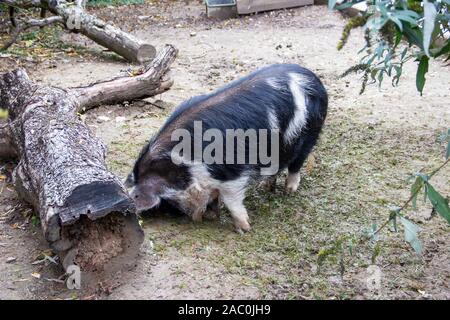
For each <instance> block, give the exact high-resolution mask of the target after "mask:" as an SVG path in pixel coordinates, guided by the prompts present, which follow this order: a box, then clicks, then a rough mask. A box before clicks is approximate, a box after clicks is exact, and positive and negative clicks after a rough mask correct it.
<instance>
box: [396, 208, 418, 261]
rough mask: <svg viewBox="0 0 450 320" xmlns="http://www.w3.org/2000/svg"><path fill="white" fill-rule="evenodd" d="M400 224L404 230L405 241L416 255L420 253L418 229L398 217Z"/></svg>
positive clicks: (406, 220)
mask: <svg viewBox="0 0 450 320" xmlns="http://www.w3.org/2000/svg"><path fill="white" fill-rule="evenodd" d="M400 222H401V223H402V224H403V227H404V228H405V241H406V242H408V243H409V244H410V245H411V247H412V248H413V249H414V251H415V252H416V253H417V254H421V253H422V243H421V242H420V240H419V237H418V232H419V231H420V228H419V227H418V226H417V225H415V224H414V223H412V222H411V221H409V220H408V219H406V218H404V217H400Z"/></svg>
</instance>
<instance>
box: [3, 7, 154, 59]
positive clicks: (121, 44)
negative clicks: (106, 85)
mask: <svg viewBox="0 0 450 320" xmlns="http://www.w3.org/2000/svg"><path fill="white" fill-rule="evenodd" d="M1 2H3V3H6V4H7V5H9V6H11V7H19V8H25V9H27V8H35V7H38V8H43V9H47V10H49V11H50V12H52V13H53V14H55V15H58V16H59V17H61V18H62V21H61V22H62V23H63V24H64V26H65V27H66V28H67V29H69V30H70V31H73V32H80V33H82V34H83V35H85V36H86V37H88V38H89V39H91V40H93V41H95V42H96V43H98V44H100V45H101V46H103V47H106V48H108V49H109V50H111V51H113V52H115V53H117V54H119V55H120V56H122V57H124V58H125V59H126V60H128V61H130V62H138V63H143V62H148V61H151V60H152V59H153V58H154V57H155V55H156V49H155V47H154V46H152V45H150V44H147V43H144V42H142V41H140V40H138V39H137V38H135V37H134V36H132V35H131V34H129V33H126V32H123V31H122V30H120V29H119V28H116V27H114V26H112V25H110V24H108V23H106V22H105V21H103V20H101V19H98V18H97V17H95V16H94V15H91V14H89V13H87V12H86V11H85V10H84V8H83V4H82V3H81V2H80V3H79V4H75V3H73V2H67V1H66V0H40V1H36V0H0V3H1ZM44 20H48V19H43V20H41V22H42V23H40V21H39V20H33V22H34V24H35V25H40V24H42V25H45V23H44ZM15 23H16V24H17V22H15ZM25 25H29V23H25ZM17 28H18V29H20V26H17Z"/></svg>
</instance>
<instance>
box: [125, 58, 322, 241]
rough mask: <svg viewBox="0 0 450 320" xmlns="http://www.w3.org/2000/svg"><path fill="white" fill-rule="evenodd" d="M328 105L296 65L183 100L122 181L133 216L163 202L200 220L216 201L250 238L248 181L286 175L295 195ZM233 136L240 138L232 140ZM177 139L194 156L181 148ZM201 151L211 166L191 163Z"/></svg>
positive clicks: (308, 73)
mask: <svg viewBox="0 0 450 320" xmlns="http://www.w3.org/2000/svg"><path fill="white" fill-rule="evenodd" d="M327 106H328V96H327V92H326V90H325V88H324V86H323V85H322V83H321V81H320V80H319V78H318V77H317V76H316V75H315V74H314V73H313V72H311V71H310V70H308V69H305V68H303V67H300V66H298V65H295V64H275V65H270V66H267V67H264V68H262V69H260V70H257V71H255V72H253V73H251V74H249V75H248V76H246V77H244V78H241V79H238V80H236V81H234V82H232V83H230V84H228V85H226V86H224V87H222V88H220V89H218V90H217V91H215V92H213V93H210V94H206V95H201V96H197V97H193V98H191V99H189V100H188V101H186V102H184V103H182V104H181V105H180V106H179V107H178V108H177V109H176V110H175V111H174V112H173V114H172V115H171V116H170V117H169V118H168V119H167V121H166V123H165V124H164V125H163V126H162V128H161V129H160V130H159V132H158V133H157V134H156V135H155V136H154V137H152V139H151V140H150V142H149V143H148V144H147V145H146V146H145V147H144V148H143V150H142V152H141V154H140V156H139V158H138V159H137V161H136V163H135V165H134V169H133V171H132V172H131V173H130V175H129V176H128V178H127V181H126V184H127V186H128V187H130V188H131V187H132V190H131V191H130V194H131V196H132V198H134V200H135V202H136V207H137V210H138V212H142V211H144V210H148V209H151V208H155V207H157V206H158V205H160V204H161V202H167V203H169V204H170V205H172V206H174V207H176V208H177V209H179V210H181V211H182V212H184V213H186V214H188V215H190V216H191V217H192V219H193V220H195V221H199V220H201V219H202V216H203V214H204V212H205V211H206V209H207V207H208V205H210V204H214V203H216V201H217V200H218V199H220V200H221V201H223V203H224V205H225V206H226V207H227V208H228V209H229V211H230V213H231V215H232V217H233V221H234V225H235V228H236V231H238V232H240V233H241V232H243V231H249V230H250V224H249V218H248V215H247V210H246V208H245V206H244V204H243V201H244V198H245V192H246V189H247V187H248V186H249V184H250V183H252V182H255V181H256V182H257V181H262V182H264V181H265V182H268V181H270V182H271V183H274V181H276V176H277V174H278V173H280V172H281V171H282V170H284V169H285V168H287V169H288V175H287V179H286V184H285V186H286V190H287V191H288V192H295V191H296V190H297V188H298V186H299V183H300V173H299V171H300V168H301V167H302V165H303V163H304V161H305V159H306V158H307V156H308V154H309V153H310V151H311V149H312V148H313V147H314V145H315V144H316V141H317V139H318V137H319V133H320V131H321V128H322V126H323V123H324V120H325V117H326V114H327ZM239 129H241V130H240V133H241V134H242V132H244V135H243V138H242V135H241V136H239V135H238V134H236V132H238V131H239ZM230 132H231V133H233V132H234V133H235V136H233V135H232V134H230ZM255 132H256V140H255V139H253V140H252V139H251V138H255V134H254V133H255ZM264 132H266V134H263V133H264ZM199 133H200V135H199ZM222 137H223V138H224V139H225V140H226V141H225V142H223V141H222V142H220V139H221V138H222ZM239 137H241V139H239ZM181 138H183V140H185V141H184V142H186V139H187V141H188V143H187V144H184V146H185V147H186V146H188V147H192V149H193V150H194V152H191V150H185V149H182V148H180V140H182V139H181ZM227 139H228V140H227ZM230 139H231V144H230V143H229V142H230V141H229V140H230ZM212 142H214V143H216V144H215V145H214V146H215V148H212V147H211V144H212ZM225 145H226V146H225ZM230 145H231V147H230V148H229V146H230ZM181 149H182V150H181ZM212 149H213V150H212ZM261 149H265V150H266V154H265V156H264V152H261ZM175 150H176V152H175ZM256 151H258V152H259V153H257V156H256V158H255V156H254V153H255V152H256ZM207 152H209V155H210V157H209V158H211V157H212V158H213V160H214V159H215V161H211V159H208V161H206V160H205V159H204V158H202V157H200V158H199V157H198V154H199V153H200V154H201V155H202V156H205V153H207ZM242 152H245V156H243V157H242V156H241V154H240V153H242ZM275 155H276V156H275ZM240 156H241V157H240ZM239 157H240V160H237V159H239ZM268 159H269V161H267V160H268Z"/></svg>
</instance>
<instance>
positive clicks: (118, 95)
mask: <svg viewBox="0 0 450 320" xmlns="http://www.w3.org/2000/svg"><path fill="white" fill-rule="evenodd" d="M176 55H177V50H176V49H175V48H174V47H172V46H170V45H166V46H165V47H164V48H163V49H162V50H161V52H160V53H159V54H158V56H157V57H156V58H155V59H154V60H153V61H152V62H151V63H150V64H148V65H147V66H146V67H144V68H142V69H141V70H140V71H139V72H138V73H139V74H137V75H136V76H132V77H119V78H115V79H112V80H110V81H104V82H99V83H95V84H92V85H89V86H85V87H79V88H74V89H73V90H72V92H73V93H74V94H75V95H76V96H77V99H78V101H79V102H80V107H81V108H82V109H84V110H87V109H89V108H92V107H94V106H98V105H101V104H114V103H117V102H122V101H132V100H136V99H142V98H146V97H151V96H154V95H156V94H159V93H162V92H164V91H166V90H168V89H169V88H170V87H171V86H172V84H173V80H172V79H171V78H170V76H169V74H168V73H167V70H168V68H169V66H170V64H171V63H172V62H173V60H174V59H175V57H176ZM80 111H81V110H80Z"/></svg>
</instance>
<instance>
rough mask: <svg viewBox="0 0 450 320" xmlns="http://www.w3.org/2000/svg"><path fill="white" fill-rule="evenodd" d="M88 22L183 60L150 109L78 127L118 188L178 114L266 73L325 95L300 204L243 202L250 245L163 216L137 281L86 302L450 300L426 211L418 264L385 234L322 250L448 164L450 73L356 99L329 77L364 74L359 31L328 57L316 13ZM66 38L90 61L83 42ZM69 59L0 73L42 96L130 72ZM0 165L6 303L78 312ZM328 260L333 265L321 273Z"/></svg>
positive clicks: (277, 199) (144, 15)
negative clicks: (318, 83)
mask: <svg viewBox="0 0 450 320" xmlns="http://www.w3.org/2000/svg"><path fill="white" fill-rule="evenodd" d="M96 14H98V15H99V16H101V17H103V18H104V19H108V20H111V21H113V22H114V23H115V24H117V25H119V26H121V27H122V28H124V29H126V30H128V31H130V32H132V33H134V34H135V35H136V36H138V37H139V38H142V39H143V40H147V41H149V42H150V43H152V44H154V45H155V46H156V47H157V48H161V47H162V46H163V45H164V44H165V43H172V44H174V45H176V46H177V47H178V48H179V50H180V54H179V57H178V58H177V60H176V62H175V63H174V65H173V74H174V78H175V84H174V86H173V88H172V89H171V90H170V91H168V92H167V93H164V94H163V95H161V96H158V97H155V98H154V99H148V100H149V101H150V102H151V103H152V104H148V103H142V102H136V103H133V104H123V105H116V106H104V107H101V108H98V109H95V110H92V111H90V112H88V113H87V114H86V115H85V119H86V122H87V123H88V124H89V126H90V127H91V128H92V129H93V130H94V131H95V132H96V133H97V135H99V136H100V137H101V138H102V139H104V141H106V143H107V144H108V146H109V153H108V164H109V166H110V168H111V169H112V170H113V171H114V172H116V173H117V174H118V175H119V176H121V177H125V176H126V174H127V173H128V171H129V170H130V168H131V166H132V164H133V161H134V159H135V157H136V155H137V154H138V152H139V150H140V148H141V147H142V145H143V144H144V143H145V141H146V140H147V139H148V138H149V136H150V135H151V133H152V132H154V131H155V130H157V129H158V127H159V126H160V125H161V124H162V123H163V121H164V119H165V117H166V116H167V115H168V114H169V113H170V110H171V109H172V108H173V107H175V106H176V105H177V104H179V103H180V102H181V101H183V100H185V99H187V98H189V97H191V96H193V95H197V94H201V93H205V92H208V91H210V90H213V89H215V88H217V87H219V86H221V85H223V84H225V83H227V82H229V81H231V80H233V79H236V78H238V77H239V76H241V75H244V74H247V73H249V72H251V71H252V70H255V69H256V68H258V67H261V66H264V65H267V64H270V63H276V62H291V63H298V64H301V65H303V66H305V67H308V68H310V69H311V70H313V71H314V72H316V73H317V74H318V75H319V76H320V77H321V79H322V80H323V82H324V84H325V86H326V87H327V89H328V92H329V94H330V111H329V117H328V119H327V124H326V128H325V130H324V132H323V135H322V138H321V141H320V143H319V145H318V146H317V148H316V151H315V162H314V163H313V164H311V167H310V168H309V169H308V170H305V171H304V172H303V176H304V177H303V182H302V186H301V188H300V190H299V191H298V194H297V195H295V196H288V195H285V194H284V192H283V189H282V183H283V181H280V182H279V185H278V186H277V191H276V193H275V194H266V193H261V191H260V190H253V191H251V192H249V195H248V199H247V207H248V208H249V210H250V216H251V219H252V221H253V227H254V230H252V232H251V233H249V234H246V235H244V236H240V235H237V234H235V233H234V232H233V231H232V227H231V223H230V220H229V217H227V215H226V214H225V213H223V214H222V216H221V219H220V221H210V222H205V223H202V224H193V223H191V222H190V221H188V220H186V219H185V218H183V217H173V216H170V215H168V214H167V215H159V216H153V217H145V218H144V220H143V227H144V229H145V233H146V238H145V243H144V245H143V247H142V254H141V258H140V260H139V261H138V266H137V267H136V269H135V270H134V271H132V272H131V273H130V274H127V275H124V277H123V279H122V283H123V284H122V285H121V286H119V287H117V288H115V289H114V290H113V291H112V293H110V294H109V295H106V294H104V293H99V294H97V295H94V296H90V297H89V298H113V299H138V298H145V299H175V298H194V299H201V298H204V299H213V298H235V299H237V298H243V299H251V298H279V299H290V298H294V299H367V298H388V299H394V298H397V299H430V298H432V299H433V298H436V299H439V298H440V299H450V264H449V261H450V260H449V259H450V251H449V249H450V247H449V242H448V240H449V236H448V235H449V231H450V228H449V226H448V225H447V224H446V223H445V221H444V220H442V219H441V218H440V217H437V218H434V219H432V220H429V215H430V207H429V204H428V205H423V204H422V203H420V205H419V208H418V209H417V210H408V212H407V215H408V217H410V218H411V220H413V221H415V222H416V223H418V224H419V225H420V226H421V228H422V232H421V234H420V237H421V239H422V241H423V244H424V253H423V255H422V256H417V255H415V254H414V252H413V251H412V250H411V249H410V248H409V246H408V245H407V244H406V243H405V242H404V241H403V239H402V238H403V236H402V233H401V232H400V233H392V232H389V231H386V232H383V233H382V234H381V235H380V239H379V241H378V244H377V245H375V244H373V243H366V244H363V245H360V246H358V247H356V248H355V249H354V250H353V255H349V254H346V255H344V257H343V258H340V256H339V255H337V254H335V252H334V251H333V249H332V248H333V247H335V244H336V243H339V241H340V239H344V238H345V239H346V238H347V237H352V236H355V235H357V234H359V233H361V232H362V231H364V230H366V229H367V228H368V227H370V225H371V224H372V222H374V221H376V222H377V223H381V222H383V220H385V219H386V217H387V216H388V206H389V205H392V204H397V205H399V204H401V203H402V201H405V200H406V199H407V197H408V192H409V186H410V182H409V181H408V177H409V175H411V174H412V173H414V172H417V171H419V170H421V169H422V168H425V170H428V171H430V169H431V168H433V167H436V166H437V165H438V164H439V163H441V162H442V161H443V153H444V146H443V145H442V144H439V143H437V142H436V139H437V137H438V136H439V134H440V133H442V132H444V131H445V130H446V129H447V128H448V126H449V120H450V108H449V101H450V99H449V98H450V72H449V67H445V66H444V65H443V64H442V63H440V62H434V63H433V64H431V65H430V72H429V74H428V76H427V85H426V91H425V93H424V95H423V96H422V97H421V96H419V94H418V93H417V92H416V90H415V81H414V76H415V74H414V71H415V65H414V64H412V63H411V64H408V65H407V66H406V68H405V71H404V75H403V78H402V79H401V81H400V85H399V86H398V87H397V88H395V89H393V88H392V87H391V86H390V83H389V81H386V83H385V84H384V85H383V86H382V88H381V89H379V88H377V87H376V86H370V87H368V89H367V92H366V93H365V94H364V95H361V96H360V95H359V94H358V92H359V88H360V79H359V77H358V76H349V77H347V78H345V79H340V78H339V77H338V76H339V75H340V74H341V73H342V72H343V71H344V70H346V69H347V68H348V67H350V66H351V65H353V64H355V63H356V62H357V61H358V57H357V55H356V52H357V51H358V50H359V48H360V47H361V46H362V41H363V40H362V39H363V37H362V31H361V30H355V31H353V33H354V34H355V36H354V37H351V38H350V40H349V42H348V44H347V46H345V47H344V49H343V50H342V51H339V52H338V51H337V50H336V49H335V48H336V44H337V43H338V39H339V37H340V35H341V31H342V28H343V26H344V23H345V20H344V19H343V18H342V17H341V16H340V15H339V14H336V13H330V12H328V10H327V9H326V7H322V6H312V7H304V8H297V9H293V10H286V11H275V12H271V13H267V14H259V15H253V16H247V17H242V18H240V19H231V20H226V21H211V20H208V19H206V18H205V16H204V7H203V6H202V5H200V4H199V2H197V1H196V2H189V4H188V5H185V4H184V2H183V3H181V4H180V3H176V4H173V3H171V4H170V5H168V4H166V3H159V4H155V1H153V4H146V5H139V6H132V7H117V8H103V9H97V10H96ZM136 16H139V17H140V18H139V19H136ZM61 38H62V40H63V41H64V42H66V43H67V42H69V43H72V44H73V45H75V44H76V45H89V46H91V47H92V48H96V47H95V46H94V45H92V44H91V43H89V41H87V40H85V39H84V38H82V37H81V36H79V35H67V34H62V35H61ZM74 48H75V49H74V50H69V51H68V50H61V51H59V52H54V55H52V57H51V58H48V57H39V56H37V57H36V56H35V57H32V58H26V59H24V58H15V57H10V58H4V59H1V60H0V69H2V70H7V69H11V68H13V67H14V66H16V65H21V66H24V67H26V68H27V71H28V72H29V74H30V76H31V77H32V78H33V79H34V80H35V81H37V82H42V83H46V84H50V85H55V86H62V87H71V86H76V85H80V84H86V83H88V82H91V81H95V80H98V79H104V78H109V77H112V76H115V75H117V74H118V73H119V72H121V70H125V69H126V68H127V67H128V65H127V63H125V62H123V61H120V60H118V59H111V58H108V57H106V56H105V55H102V54H98V53H92V52H86V51H83V50H82V49H79V47H78V46H76V47H75V46H74ZM56 51H57V50H56ZM97 52H98V51H97ZM155 104H156V105H158V106H160V107H156V106H155ZM105 117H107V118H105ZM1 166H2V170H3V174H5V176H4V177H3V176H2V179H1V180H0V190H1V194H0V299H24V298H31V299H47V298H51V299H59V298H61V299H71V298H72V299H76V298H86V293H85V292H83V291H71V290H68V289H66V288H65V285H64V284H61V283H59V282H57V281H52V280H51V279H56V278H58V277H59V276H61V274H62V273H63V271H62V270H61V268H60V267H59V266H56V265H54V264H53V263H50V262H48V261H47V262H45V263H40V264H33V262H35V261H36V260H38V259H39V255H41V253H42V252H43V251H45V250H47V249H48V247H47V245H46V243H45V241H44V240H43V238H42V235H41V233H40V229H39V227H37V226H35V225H34V224H33V218H32V213H31V211H30V209H29V208H28V207H27V205H25V204H22V203H21V201H20V200H19V199H17V196H16V194H15V192H14V190H13V187H12V185H11V184H10V183H9V182H8V179H7V176H8V173H9V172H10V171H11V168H12V164H1ZM449 178H450V172H449V170H448V168H447V169H445V171H444V172H443V173H442V174H441V175H440V176H438V177H436V179H435V182H434V183H433V184H434V185H435V186H436V188H437V189H439V190H440V191H441V192H442V193H444V194H446V195H448V194H449V193H450V188H449V183H448V181H449ZM433 179H434V178H433ZM327 248H328V249H330V248H331V249H330V250H331V251H330V252H331V253H330V254H329V255H327V256H326V257H325V262H324V263H323V264H321V265H318V256H323V252H324V251H323V250H324V249H327ZM375 251H377V252H378V251H379V254H378V255H377V256H376V259H375V262H374V263H375V265H377V266H378V268H380V270H381V275H382V276H381V287H380V288H379V289H377V290H375V291H373V290H369V288H368V286H367V279H369V278H370V274H369V273H368V269H367V268H368V266H369V265H371V264H372V263H373V261H372V256H373V252H375ZM8 257H12V258H15V259H16V260H14V261H9V260H8ZM37 274H39V275H40V278H39V279H38V278H37V277H36V276H37ZM33 275H34V276H33ZM49 279H50V280H49Z"/></svg>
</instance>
